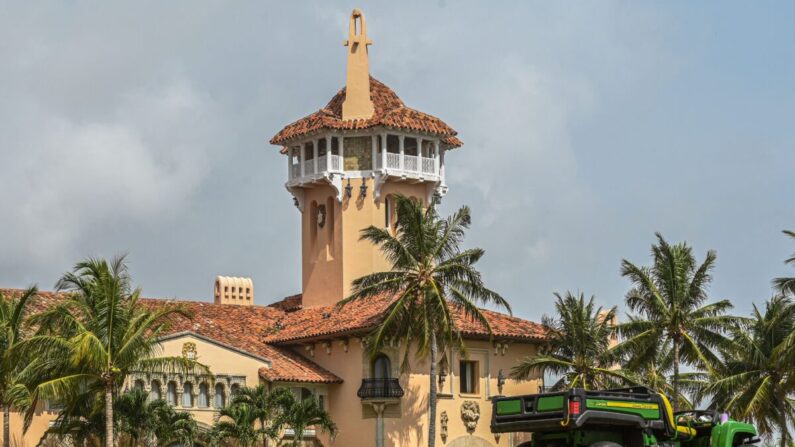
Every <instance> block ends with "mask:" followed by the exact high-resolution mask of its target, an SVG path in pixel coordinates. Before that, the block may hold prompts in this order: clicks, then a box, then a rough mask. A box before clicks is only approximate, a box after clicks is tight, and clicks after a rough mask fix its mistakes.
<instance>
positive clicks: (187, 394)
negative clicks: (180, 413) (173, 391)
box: [182, 382, 193, 408]
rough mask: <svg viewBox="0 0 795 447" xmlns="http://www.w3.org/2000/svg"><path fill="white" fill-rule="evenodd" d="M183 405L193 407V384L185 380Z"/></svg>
mask: <svg viewBox="0 0 795 447" xmlns="http://www.w3.org/2000/svg"><path fill="white" fill-rule="evenodd" d="M182 406H183V407H185V408H191V407H193V384H191V383H190V382H185V383H184V384H183V385H182Z"/></svg>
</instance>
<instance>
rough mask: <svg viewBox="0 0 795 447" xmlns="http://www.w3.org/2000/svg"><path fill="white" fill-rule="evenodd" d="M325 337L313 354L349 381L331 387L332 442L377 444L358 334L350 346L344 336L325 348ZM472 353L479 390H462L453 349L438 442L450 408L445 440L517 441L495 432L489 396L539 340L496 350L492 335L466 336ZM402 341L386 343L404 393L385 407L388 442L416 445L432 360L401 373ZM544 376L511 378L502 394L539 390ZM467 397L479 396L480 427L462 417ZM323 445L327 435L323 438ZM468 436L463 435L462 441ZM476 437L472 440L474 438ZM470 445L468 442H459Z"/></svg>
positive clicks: (421, 435) (424, 423) (423, 428)
mask: <svg viewBox="0 0 795 447" xmlns="http://www.w3.org/2000/svg"><path fill="white" fill-rule="evenodd" d="M323 343H324V342H317V343H315V349H314V357H310V358H311V359H312V360H313V361H314V362H316V363H318V364H319V365H320V366H322V367H324V368H326V369H328V370H329V371H332V372H334V373H335V374H337V375H338V376H340V377H343V378H344V380H345V382H344V383H342V384H340V385H332V386H330V387H329V399H328V410H329V411H330V413H331V416H332V418H333V419H334V421H335V422H336V423H337V425H338V426H339V434H338V436H337V438H336V440H335V443H334V445H341V446H370V445H375V433H376V423H377V419H376V418H375V413H374V412H373V411H372V408H371V407H370V406H369V405H368V404H367V403H365V402H363V401H362V400H361V399H359V398H358V397H357V396H356V392H357V390H358V389H359V386H360V385H361V380H362V378H363V377H367V376H369V374H370V357H369V355H368V354H367V353H366V352H365V349H363V347H362V345H361V342H360V341H359V339H357V338H351V339H350V340H349V341H348V351H347V352H345V350H344V349H343V347H342V341H341V340H334V341H333V342H332V344H331V350H330V351H331V352H330V353H327V352H326V350H325V349H324V348H323ZM467 346H468V353H469V357H468V359H471V360H477V361H478V362H480V374H479V376H480V379H479V386H478V392H477V393H476V394H472V395H462V394H461V393H459V392H458V386H459V383H458V377H459V372H458V369H457V366H456V365H457V364H458V360H459V358H461V355H460V353H452V354H451V358H452V361H451V364H452V365H453V368H452V371H451V372H449V373H448V376H447V379H446V381H445V384H444V389H443V390H442V393H446V394H447V395H446V396H441V397H440V399H439V401H438V407H437V421H436V422H437V425H436V426H437V445H440V446H442V445H445V444H444V443H443V440H442V438H441V424H440V417H441V413H442V411H446V412H447V415H448V418H449V422H448V437H447V439H446V441H447V443H451V442H452V441H454V440H456V439H458V438H462V439H463V438H472V439H475V437H477V438H479V439H481V440H484V441H486V442H489V443H490V444H488V445H493V446H509V445H513V444H512V443H511V442H510V441H511V440H512V438H513V436H510V435H503V436H501V437H500V439H499V441H498V440H497V439H496V438H495V437H494V435H492V434H491V432H490V430H489V423H490V420H491V402H490V401H489V398H490V397H493V396H495V395H497V394H498V389H497V376H498V373H499V371H500V369H502V370H503V372H504V374H505V375H506V376H508V375H509V373H510V369H511V367H513V365H515V363H516V362H517V361H518V360H519V359H520V358H522V357H524V356H528V355H534V354H535V353H536V346H535V345H532V344H516V343H515V344H510V345H509V346H508V348H507V349H506V350H505V352H504V354H503V352H502V350H499V352H498V353H496V354H495V349H494V344H492V343H489V342H488V341H477V340H470V341H468V342H467ZM404 349H405V348H404V347H393V348H387V349H385V350H384V352H385V353H386V354H387V355H388V356H389V357H390V359H391V361H392V370H393V374H394V375H395V377H400V383H401V386H402V388H403V389H404V391H405V395H404V397H403V398H402V399H400V401H399V403H397V404H396V405H392V406H390V407H387V410H386V411H385V412H384V414H385V422H384V428H385V443H384V445H385V446H405V447H409V446H411V447H414V446H417V445H422V444H424V443H426V442H427V432H428V413H427V408H428V407H427V405H428V402H427V396H428V392H429V389H430V383H429V375H428V373H429V363H428V361H417V360H414V361H412V362H411V365H410V372H409V373H407V374H402V375H401V374H400V372H399V364H400V360H401V356H400V355H401V353H402V352H403V350H404ZM539 384H540V381H539V379H538V378H535V379H533V380H530V381H515V380H513V379H507V380H506V382H505V385H504V388H503V394H505V395H511V394H527V393H535V392H537V390H538V385H539ZM465 400H471V401H474V402H477V404H478V406H479V407H480V419H479V421H478V424H477V427H476V429H475V430H474V431H473V432H472V433H469V432H467V430H466V427H465V426H464V422H463V421H462V419H461V405H462V404H463V402H464V401H465ZM322 439H323V442H324V445H329V444H328V439H325V438H322ZM458 442H465V441H463V440H462V441H458ZM473 442H474V441H473ZM461 445H467V444H461Z"/></svg>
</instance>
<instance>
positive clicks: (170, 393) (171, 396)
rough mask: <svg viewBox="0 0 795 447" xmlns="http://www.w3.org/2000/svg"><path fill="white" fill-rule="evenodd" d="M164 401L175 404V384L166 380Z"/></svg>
mask: <svg viewBox="0 0 795 447" xmlns="http://www.w3.org/2000/svg"><path fill="white" fill-rule="evenodd" d="M166 402H168V403H169V404H170V405H176V404H177V384H176V383H174V382H168V389H167V390H166Z"/></svg>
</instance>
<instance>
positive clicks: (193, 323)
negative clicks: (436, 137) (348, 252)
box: [0, 289, 545, 383]
mask: <svg viewBox="0 0 795 447" xmlns="http://www.w3.org/2000/svg"><path fill="white" fill-rule="evenodd" d="M0 292H2V293H3V294H5V295H6V296H9V295H10V296H13V295H16V294H19V293H21V290H18V289H5V290H4V289H0ZM61 296H62V295H61V294H58V293H53V292H39V297H38V298H37V299H36V300H34V301H33V303H32V305H33V309H34V310H35V311H41V310H43V309H46V308H47V307H50V306H53V305H54V304H55V302H57V300H58V299H59V298H60V297H61ZM167 302H171V303H173V302H176V303H178V304H180V305H182V306H184V307H185V308H186V309H187V310H188V311H190V312H191V313H192V314H193V318H192V319H190V320H189V319H187V318H184V317H181V316H173V317H172V318H171V321H170V327H169V329H168V332H167V334H178V333H184V332H191V333H195V334H197V335H199V336H202V337H205V338H209V339H212V340H215V341H216V342H218V343H220V344H224V345H227V346H230V347H232V348H234V349H237V350H240V351H244V352H246V353H249V354H252V355H255V356H258V357H262V358H265V359H268V360H270V361H271V364H272V367H271V368H270V369H268V368H263V369H261V370H260V371H259V374H260V376H261V377H262V378H264V379H266V380H270V381H285V382H317V383H340V382H342V379H341V378H339V377H338V376H336V375H334V374H333V373H331V372H329V371H327V370H325V369H323V368H322V367H320V366H319V365H317V364H315V363H314V362H312V361H311V360H310V359H308V358H306V357H304V356H303V355H301V354H300V353H298V352H296V351H294V350H292V349H291V348H290V347H289V346H286V345H289V344H293V343H298V342H300V341H308V340H315V339H322V338H326V337H330V336H341V335H354V334H356V335H360V334H364V333H366V332H368V331H370V330H371V329H372V328H373V327H375V326H376V325H377V324H378V322H379V321H380V320H381V318H382V316H383V314H384V310H385V309H386V308H387V307H388V306H389V304H390V303H391V302H392V300H391V299H390V298H388V297H379V298H373V299H371V300H367V301H364V302H360V303H357V304H356V305H355V306H354V305H350V306H346V307H344V308H343V309H337V308H336V307H335V306H325V307H311V308H303V307H302V306H301V295H294V296H290V297H287V298H285V299H283V300H281V301H278V302H276V303H274V304H272V305H270V306H236V305H231V304H213V303H207V302H197V301H183V300H177V301H173V300H163V299H151V298H148V299H143V300H142V303H143V304H144V305H147V306H152V307H155V306H158V305H163V304H164V303H167ZM453 312H454V314H455V317H456V324H457V325H458V329H459V330H460V331H461V332H462V333H463V335H464V336H466V337H467V338H487V337H489V334H488V332H487V331H486V329H485V327H483V326H482V325H481V324H480V323H478V322H476V321H474V320H472V319H470V318H468V317H467V316H466V315H465V314H464V312H463V310H462V309H460V308H454V309H453ZM483 312H484V314H485V315H486V318H487V319H488V320H489V324H490V326H491V329H492V336H493V337H495V338H499V339H509V340H516V341H519V342H534V341H536V342H537V341H540V340H543V339H544V338H545V334H544V329H543V327H542V326H541V325H540V324H537V323H533V322H531V321H527V320H523V319H521V318H517V317H512V316H509V315H505V314H502V313H499V312H494V311H490V310H483Z"/></svg>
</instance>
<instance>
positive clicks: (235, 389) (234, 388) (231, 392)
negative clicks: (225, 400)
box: [229, 384, 240, 396]
mask: <svg viewBox="0 0 795 447" xmlns="http://www.w3.org/2000/svg"><path fill="white" fill-rule="evenodd" d="M238 391H240V385H238V384H234V385H232V387H231V388H230V389H229V395H230V396H234V395H235V394H237V392H238Z"/></svg>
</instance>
